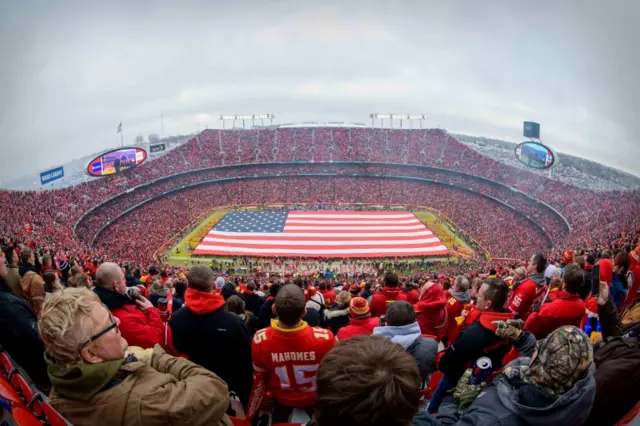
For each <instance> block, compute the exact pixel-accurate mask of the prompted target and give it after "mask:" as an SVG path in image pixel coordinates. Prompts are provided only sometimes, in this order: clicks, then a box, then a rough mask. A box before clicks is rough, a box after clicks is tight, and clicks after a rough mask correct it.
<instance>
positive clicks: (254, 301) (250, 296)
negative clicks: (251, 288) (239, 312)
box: [240, 292, 264, 317]
mask: <svg viewBox="0 0 640 426" xmlns="http://www.w3.org/2000/svg"><path fill="white" fill-rule="evenodd" d="M240 297H241V298H242V300H244V306H245V309H246V310H247V311H249V312H251V313H252V314H253V315H255V316H256V317H259V316H260V308H261V307H262V304H263V303H264V299H263V298H262V297H260V296H259V295H257V294H256V293H255V292H245V293H242V294H241V295H240Z"/></svg>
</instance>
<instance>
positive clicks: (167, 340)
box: [94, 287, 175, 352]
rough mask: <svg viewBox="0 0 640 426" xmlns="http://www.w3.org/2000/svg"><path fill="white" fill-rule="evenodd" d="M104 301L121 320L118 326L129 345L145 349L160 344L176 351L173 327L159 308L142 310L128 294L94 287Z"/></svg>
mask: <svg viewBox="0 0 640 426" xmlns="http://www.w3.org/2000/svg"><path fill="white" fill-rule="evenodd" d="M94 291H95V293H96V294H97V295H98V297H99V298H100V300H101V301H102V303H104V304H105V305H106V306H107V308H108V309H109V310H110V311H111V313H112V314H113V316H115V317H117V318H118V319H119V320H120V325H119V326H118V328H119V330H120V333H121V334H122V337H124V338H125V340H126V341H127V343H129V346H139V347H141V348H143V349H148V348H153V347H154V346H155V345H156V344H160V345H161V346H162V347H163V348H165V349H169V350H170V351H171V352H175V351H174V350H173V348H172V347H171V329H170V328H169V327H167V326H166V325H165V323H164V322H163V321H162V317H161V316H160V311H158V309H157V308H149V309H147V310H146V311H142V309H140V308H139V307H138V305H137V304H136V303H135V302H134V301H132V300H131V299H129V298H128V297H127V296H125V295H123V294H120V293H116V292H115V291H110V290H105V289H103V288H100V287H96V288H95V289H94Z"/></svg>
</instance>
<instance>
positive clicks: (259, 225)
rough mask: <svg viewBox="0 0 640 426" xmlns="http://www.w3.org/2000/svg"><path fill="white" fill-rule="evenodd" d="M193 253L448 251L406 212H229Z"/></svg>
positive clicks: (366, 254) (386, 253) (316, 254)
mask: <svg viewBox="0 0 640 426" xmlns="http://www.w3.org/2000/svg"><path fill="white" fill-rule="evenodd" d="M193 253H194V254H195V255H227V256H228V255H239V256H272V257H273V256H282V257H287V256H289V257H293V256H295V257H367V258H373V257H392V256H393V257H396V256H435V255H446V254H448V249H447V247H446V246H445V245H444V244H442V242H441V241H440V239H439V238H438V237H437V236H436V235H434V234H433V232H431V231H430V230H429V229H428V228H427V227H426V226H425V225H424V224H423V223H422V222H421V221H420V220H419V219H418V218H417V217H416V216H415V215H414V214H413V213H408V212H343V211H339V212H336V211H313V212H297V211H296V212H289V213H287V212H274V211H271V212H269V211H265V212H232V213H229V214H227V215H226V216H225V217H224V218H223V219H222V220H221V221H220V222H218V224H217V225H216V226H215V227H214V229H212V230H211V231H210V232H209V233H208V234H207V235H206V236H205V237H204V238H203V239H202V241H201V242H200V244H199V245H198V247H196V249H195V250H194V252H193Z"/></svg>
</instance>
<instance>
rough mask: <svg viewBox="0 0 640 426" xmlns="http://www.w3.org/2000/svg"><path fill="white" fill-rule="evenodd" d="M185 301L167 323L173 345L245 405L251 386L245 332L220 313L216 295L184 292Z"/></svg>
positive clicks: (238, 323)
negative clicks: (223, 383) (171, 334)
mask: <svg viewBox="0 0 640 426" xmlns="http://www.w3.org/2000/svg"><path fill="white" fill-rule="evenodd" d="M185 302H186V305H185V308H184V309H180V310H178V311H177V312H175V313H174V314H173V316H172V317H171V320H170V321H169V327H170V328H171V330H172V332H173V345H174V346H175V348H176V349H177V350H178V351H179V352H180V353H183V354H185V355H187V356H188V357H189V359H190V360H191V361H193V362H195V363H196V364H199V365H201V366H203V367H204V368H206V369H208V370H209V371H213V372H214V373H216V374H217V375H218V376H220V377H221V378H222V379H223V380H224V381H225V382H226V383H227V385H228V386H229V390H231V391H233V392H235V393H236V394H237V395H238V396H239V398H240V401H242V403H243V405H246V404H247V401H248V399H249V393H250V391H251V386H252V384H253V366H252V363H251V334H250V332H249V329H248V328H247V326H246V325H245V323H244V322H243V321H242V320H241V319H240V317H239V316H238V315H236V314H234V313H231V312H226V311H225V310H224V304H225V302H224V299H223V297H222V296H220V295H218V294H213V293H204V292H200V291H196V290H194V289H187V292H186V293H185Z"/></svg>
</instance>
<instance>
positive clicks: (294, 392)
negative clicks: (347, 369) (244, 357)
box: [251, 320, 336, 407]
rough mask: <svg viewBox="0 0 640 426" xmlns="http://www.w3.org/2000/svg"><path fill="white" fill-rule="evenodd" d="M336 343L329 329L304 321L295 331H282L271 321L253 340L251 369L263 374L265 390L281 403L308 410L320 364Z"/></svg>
mask: <svg viewBox="0 0 640 426" xmlns="http://www.w3.org/2000/svg"><path fill="white" fill-rule="evenodd" d="M335 344H336V341H335V338H334V337H333V333H331V331H330V330H325V329H324V328H319V327H310V326H309V325H308V324H307V323H306V322H304V321H303V325H302V326H300V327H298V328H296V329H292V330H284V329H282V328H279V327H278V325H277V320H272V321H271V327H268V328H265V329H262V330H259V331H258V332H257V333H256V334H255V336H254V337H253V343H252V345H251V355H252V358H253V368H254V370H255V371H256V372H262V373H264V374H265V375H266V383H267V389H268V390H269V391H270V392H271V394H272V395H273V397H274V398H275V399H276V401H278V402H279V403H280V404H282V405H284V406H287V407H308V406H311V405H313V404H314V403H315V399H316V373H317V371H318V367H319V366H320V361H321V360H322V358H323V357H324V356H325V354H326V353H327V352H329V350H330V349H331V348H333V346H334V345H335Z"/></svg>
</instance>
